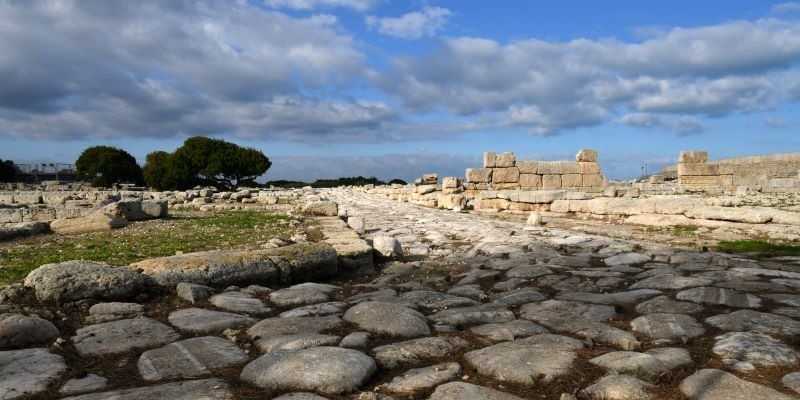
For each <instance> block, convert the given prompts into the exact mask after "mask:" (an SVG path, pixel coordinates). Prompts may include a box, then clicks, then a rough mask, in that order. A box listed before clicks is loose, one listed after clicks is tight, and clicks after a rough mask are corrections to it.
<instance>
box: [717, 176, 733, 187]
mask: <svg viewBox="0 0 800 400" xmlns="http://www.w3.org/2000/svg"><path fill="white" fill-rule="evenodd" d="M719 185H720V186H733V175H720V176H719Z"/></svg>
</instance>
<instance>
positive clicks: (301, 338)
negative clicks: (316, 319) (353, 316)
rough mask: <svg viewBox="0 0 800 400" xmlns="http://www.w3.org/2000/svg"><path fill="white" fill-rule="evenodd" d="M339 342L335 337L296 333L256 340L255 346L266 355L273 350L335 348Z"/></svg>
mask: <svg viewBox="0 0 800 400" xmlns="http://www.w3.org/2000/svg"><path fill="white" fill-rule="evenodd" d="M341 340H342V338H340V337H339V336H335V335H323V334H321V333H298V334H294V335H286V336H271V337H267V338H263V339H258V340H256V342H255V345H256V347H257V348H258V350H259V351H260V352H261V353H262V354H266V353H269V352H272V351H275V350H303V349H309V348H312V347H319V346H336V345H338V344H339V342H340V341H341Z"/></svg>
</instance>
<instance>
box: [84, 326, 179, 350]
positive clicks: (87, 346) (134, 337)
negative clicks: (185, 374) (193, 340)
mask: <svg viewBox="0 0 800 400" xmlns="http://www.w3.org/2000/svg"><path fill="white" fill-rule="evenodd" d="M178 339H180V335H178V333H177V332H175V331H174V330H172V328H170V327H168V326H166V325H164V324H162V323H160V322H158V321H155V320H152V319H150V318H144V317H139V318H132V319H122V320H118V321H112V322H105V323H102V324H97V325H89V326H86V327H83V328H79V329H78V330H76V331H75V336H73V337H72V343H73V344H74V345H75V350H77V352H78V354H79V355H80V356H81V357H89V356H102V355H110V354H122V353H127V352H129V351H132V350H144V349H148V348H152V347H157V346H161V345H164V344H167V343H170V342H174V341H176V340H178Z"/></svg>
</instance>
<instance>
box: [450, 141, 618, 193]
mask: <svg viewBox="0 0 800 400" xmlns="http://www.w3.org/2000/svg"><path fill="white" fill-rule="evenodd" d="M466 175H467V176H466V178H467V179H466V185H465V188H466V190H467V191H481V190H558V189H568V190H572V191H584V192H593V193H599V192H602V191H603V186H604V185H605V177H604V176H603V175H602V174H601V171H600V164H598V162H597V151H596V150H592V149H582V150H580V151H579V152H578V154H577V156H576V161H517V159H516V155H515V154H514V153H513V152H508V153H500V154H496V153H493V152H486V153H483V168H467V171H466Z"/></svg>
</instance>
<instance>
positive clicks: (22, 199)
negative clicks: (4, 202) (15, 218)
mask: <svg viewBox="0 0 800 400" xmlns="http://www.w3.org/2000/svg"><path fill="white" fill-rule="evenodd" d="M14 202H15V203H18V204H41V203H42V195H41V194H38V193H37V194H18V195H16V196H14Z"/></svg>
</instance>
